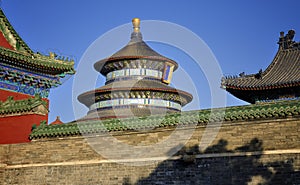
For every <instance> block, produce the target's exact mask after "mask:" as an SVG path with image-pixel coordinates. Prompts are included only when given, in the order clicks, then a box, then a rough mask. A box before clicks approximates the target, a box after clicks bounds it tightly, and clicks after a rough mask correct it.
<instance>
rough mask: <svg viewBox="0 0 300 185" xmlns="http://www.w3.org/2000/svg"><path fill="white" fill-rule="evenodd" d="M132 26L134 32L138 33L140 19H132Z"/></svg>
mask: <svg viewBox="0 0 300 185" xmlns="http://www.w3.org/2000/svg"><path fill="white" fill-rule="evenodd" d="M132 25H133V30H134V32H139V31H140V19H139V18H133V19H132Z"/></svg>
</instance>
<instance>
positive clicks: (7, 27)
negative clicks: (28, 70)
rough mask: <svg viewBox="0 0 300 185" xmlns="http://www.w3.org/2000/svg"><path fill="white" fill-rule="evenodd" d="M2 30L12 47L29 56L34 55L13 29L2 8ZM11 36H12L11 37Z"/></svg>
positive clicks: (0, 19) (0, 23)
mask: <svg viewBox="0 0 300 185" xmlns="http://www.w3.org/2000/svg"><path fill="white" fill-rule="evenodd" d="M0 30H1V32H2V33H3V35H4V37H5V38H6V39H7V41H8V42H9V44H10V45H12V46H13V47H14V48H15V49H16V50H18V51H23V52H26V53H29V54H32V53H33V52H32V50H31V49H30V48H29V47H28V45H27V44H26V43H25V42H24V41H23V40H22V38H21V37H20V36H19V34H18V33H17V32H16V31H15V29H14V28H13V27H12V25H11V24H10V22H9V21H8V19H7V18H6V16H5V14H4V13H3V11H2V9H1V8H0ZM9 34H10V35H11V36H9Z"/></svg>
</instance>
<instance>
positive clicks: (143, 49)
mask: <svg viewBox="0 0 300 185" xmlns="http://www.w3.org/2000/svg"><path fill="white" fill-rule="evenodd" d="M132 24H133V28H134V29H133V32H132V33H131V40H130V41H129V43H128V44H127V45H126V46H125V47H123V48H122V49H120V50H119V51H118V52H116V53H115V54H113V55H112V56H110V57H108V58H105V59H102V60H100V61H98V62H96V63H95V65H94V68H95V69H96V70H97V71H99V72H100V73H101V74H103V75H106V74H107V73H109V72H111V71H112V70H119V69H121V68H126V66H125V65H124V66H119V68H118V65H116V68H115V69H112V68H111V67H106V66H108V64H110V63H114V62H116V61H120V60H138V59H146V60H147V59H148V60H155V61H161V62H169V63H172V64H173V65H174V70H176V69H177V67H178V64H177V63H176V62H175V61H173V60H172V59H169V58H167V57H164V56H162V55H161V54H159V53H157V52H156V51H154V50H153V49H152V48H151V47H149V46H148V45H147V44H146V43H145V42H144V41H143V37H142V34H141V32H140V20H139V19H138V18H134V19H132ZM149 66H150V62H149ZM149 66H146V67H149Z"/></svg>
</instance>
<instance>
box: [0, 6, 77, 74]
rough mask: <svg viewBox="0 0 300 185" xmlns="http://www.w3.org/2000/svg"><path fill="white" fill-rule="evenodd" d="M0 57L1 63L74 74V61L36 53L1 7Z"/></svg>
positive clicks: (29, 69)
mask: <svg viewBox="0 0 300 185" xmlns="http://www.w3.org/2000/svg"><path fill="white" fill-rule="evenodd" d="M0 31H1V33H0V41H1V42H0V57H1V58H0V59H1V64H3V65H5V66H12V67H16V68H19V69H25V70H28V71H33V72H36V73H44V74H49V75H60V76H61V75H65V74H74V73H75V70H74V61H73V60H69V59H65V57H58V56H56V55H55V54H54V53H50V54H49V56H47V55H42V54H40V53H34V52H33V51H32V50H31V49H30V48H29V47H28V45H27V44H26V43H25V42H24V41H23V40H22V38H21V37H20V36H19V35H18V33H17V32H16V31H15V30H14V28H13V27H12V25H11V24H10V23H9V21H8V19H7V18H6V16H5V14H4V13H3V11H2V9H1V8H0Z"/></svg>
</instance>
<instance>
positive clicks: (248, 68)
mask: <svg viewBox="0 0 300 185" xmlns="http://www.w3.org/2000/svg"><path fill="white" fill-rule="evenodd" d="M1 7H2V9H3V10H4V12H5V14H6V16H7V17H8V19H9V21H10V22H11V24H12V25H13V26H14V28H15V30H16V31H17V32H18V33H19V35H20V36H21V37H22V38H23V40H25V42H26V43H27V44H28V45H29V46H30V47H31V48H32V49H33V50H34V51H39V52H41V53H45V54H47V53H48V52H49V51H55V52H57V53H59V54H62V55H66V56H71V57H73V58H74V59H75V63H76V64H75V67H77V65H78V63H79V62H80V60H81V58H82V56H83V54H84V53H85V51H86V49H87V48H88V47H89V46H90V45H91V44H92V43H93V41H95V40H96V39H97V38H99V37H100V36H101V35H103V34H104V33H106V32H107V31H109V30H111V29H113V28H115V27H117V26H120V25H123V24H126V23H129V22H131V19H132V18H134V17H139V18H141V20H161V21H168V22H172V23H175V24H178V25H181V26H183V27H185V28H187V29H189V30H191V31H192V32H194V33H195V34H197V35H198V36H199V37H200V38H201V39H203V41H205V42H206V44H207V45H208V46H209V48H210V49H211V51H212V52H213V54H214V55H215V57H216V58H217V60H218V62H219V65H220V66H221V69H222V72H223V73H224V74H226V75H236V74H239V73H240V72H243V71H244V72H246V74H251V73H256V72H258V70H259V69H261V68H262V69H265V68H266V67H267V66H268V65H269V64H270V62H271V61H272V59H273V57H274V55H275V53H276V51H277V48H278V46H277V44H276V43H277V41H278V38H279V32H280V31H285V32H287V31H288V30H289V29H294V30H295V31H296V36H295V40H297V41H299V40H300V36H299V35H300V34H297V33H300V19H299V7H300V1H297V0H293V1H292V0H288V1H272V0H265V1H258V0H252V1H250V0H249V1H231V0H229V1H200V0H191V1H183V0H177V1H171V0H164V1H161V0H152V1H142V0H139V1H133V0H128V1H121V0H119V1H117V0H111V1H104V0H88V1H76V0H51V1H38V0H26V1H22V0H2V2H1ZM142 29H143V27H142V25H141V30H142ZM142 31H143V30H142ZM158 34H159V33H158ZM127 35H128V38H125V39H128V40H129V37H130V32H129V33H128V34H127ZM150 45H151V46H152V47H153V49H155V50H157V51H158V52H160V53H161V54H163V55H165V56H167V57H169V58H172V59H175V60H176V61H177V62H178V63H179V65H181V66H183V68H184V69H187V70H189V69H188V68H192V67H191V66H189V65H186V63H185V60H188V59H187V56H184V54H182V55H180V54H178V53H180V52H177V50H176V49H174V48H173V49H172V48H170V47H169V46H161V45H160V44H155V43H153V44H151V43H150ZM118 49H120V48H116V50H115V51H117V50H118ZM169 49H170V50H169ZM99 52H101V51H99ZM111 54H112V53H111ZM99 59H100V58H99ZM95 62H96V61H95ZM93 63H94V62H93ZM90 67H91V68H93V66H90ZM190 73H191V76H192V77H193V79H194V81H196V82H197V83H198V84H199V87H197V88H198V89H197V90H198V96H199V99H200V107H201V108H209V107H211V103H210V101H209V99H210V96H209V94H210V92H209V89H208V88H207V82H206V81H205V75H203V74H201V71H200V72H199V71H193V70H191V72H190ZM175 75H176V72H175V73H174V76H175ZM197 75H198V76H197ZM99 78H100V79H102V80H100V82H99V85H98V86H101V85H103V80H104V78H102V77H99ZM202 84H203V85H202ZM72 85H73V77H72V78H69V79H68V80H64V83H63V85H62V86H60V87H58V88H55V89H52V90H51V92H50V96H49V99H50V114H49V122H52V121H53V120H54V119H55V117H56V116H60V117H61V120H62V121H64V122H68V121H72V120H73V119H74V115H73V108H72ZM183 90H184V89H183ZM220 91H223V90H222V89H220ZM243 104H246V103H245V102H243V101H240V100H238V99H236V98H234V97H232V96H231V95H227V105H228V106H232V105H243ZM82 106H83V105H82ZM83 107H84V106H83ZM192 109H193V108H192ZM83 110H84V111H87V110H85V109H84V108H83Z"/></svg>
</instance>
